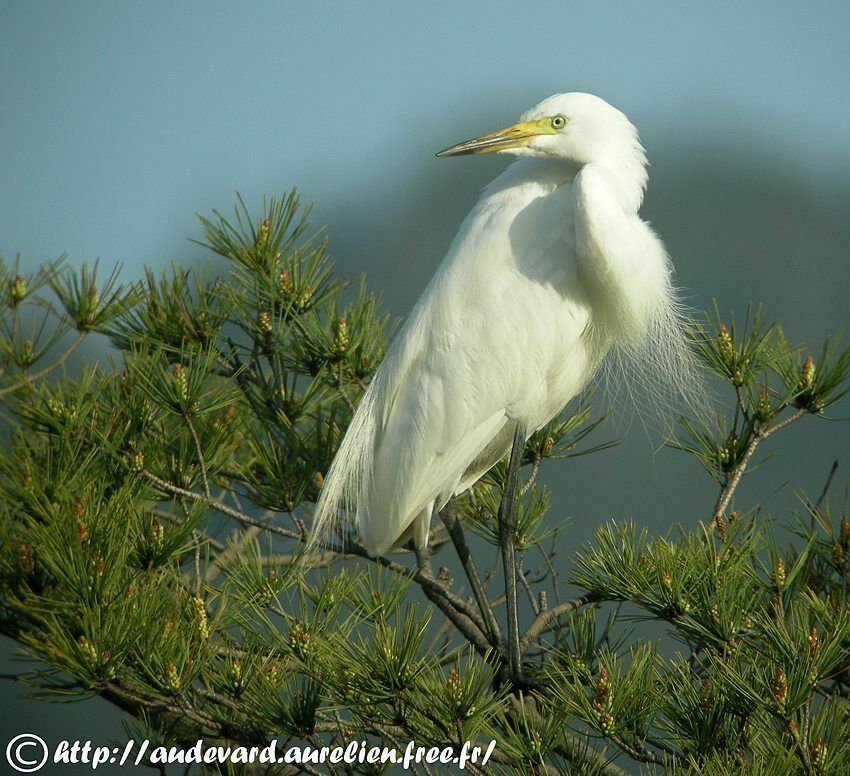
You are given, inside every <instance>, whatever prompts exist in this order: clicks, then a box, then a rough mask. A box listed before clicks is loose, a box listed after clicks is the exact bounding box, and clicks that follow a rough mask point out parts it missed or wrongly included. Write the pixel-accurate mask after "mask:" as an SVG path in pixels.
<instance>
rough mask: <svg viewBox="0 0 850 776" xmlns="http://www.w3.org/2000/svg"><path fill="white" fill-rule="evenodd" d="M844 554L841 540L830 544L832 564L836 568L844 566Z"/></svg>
mask: <svg viewBox="0 0 850 776" xmlns="http://www.w3.org/2000/svg"><path fill="white" fill-rule="evenodd" d="M845 557H846V554H845V552H844V547H843V545H842V544H841V542H835V543H834V544H833V545H832V565H833V566H835V567H837V568H839V569H840V568H842V567H843V566H844V558H845Z"/></svg>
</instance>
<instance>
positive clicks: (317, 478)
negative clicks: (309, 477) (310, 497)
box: [313, 472, 325, 488]
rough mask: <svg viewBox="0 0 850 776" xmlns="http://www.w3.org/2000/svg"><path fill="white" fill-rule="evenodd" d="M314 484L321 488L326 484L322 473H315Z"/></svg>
mask: <svg viewBox="0 0 850 776" xmlns="http://www.w3.org/2000/svg"><path fill="white" fill-rule="evenodd" d="M313 484H314V485H315V486H316V487H317V488H321V487H322V485H324V484H325V477H324V475H323V474H322V473H321V472H313Z"/></svg>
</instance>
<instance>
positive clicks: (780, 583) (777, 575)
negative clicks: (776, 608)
mask: <svg viewBox="0 0 850 776" xmlns="http://www.w3.org/2000/svg"><path fill="white" fill-rule="evenodd" d="M773 584H774V587H776V589H777V590H778V591H779V592H782V590H784V589H785V562H784V561H783V560H782V558H777V560H776V570H775V571H774V572H773Z"/></svg>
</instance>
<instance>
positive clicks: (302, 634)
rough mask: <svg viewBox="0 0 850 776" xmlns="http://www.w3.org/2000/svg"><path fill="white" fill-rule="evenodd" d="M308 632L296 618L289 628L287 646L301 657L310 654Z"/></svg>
mask: <svg viewBox="0 0 850 776" xmlns="http://www.w3.org/2000/svg"><path fill="white" fill-rule="evenodd" d="M311 646H312V645H311V639H310V634H309V633H307V631H306V629H305V628H304V626H303V625H302V624H301V623H300V622H299V621H298V620H296V621H295V622H294V623H292V626H291V627H290V629H289V648H290V649H291V650H292V651H293V652H294V653H295V654H296V655H297V656H298V657H300V658H301V659H304V658H306V657H308V656H309V655H310V652H311V651H312V650H311Z"/></svg>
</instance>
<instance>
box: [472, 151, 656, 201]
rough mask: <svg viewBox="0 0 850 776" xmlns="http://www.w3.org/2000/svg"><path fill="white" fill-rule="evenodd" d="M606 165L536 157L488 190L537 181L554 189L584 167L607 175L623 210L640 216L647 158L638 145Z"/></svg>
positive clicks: (609, 159)
mask: <svg viewBox="0 0 850 776" xmlns="http://www.w3.org/2000/svg"><path fill="white" fill-rule="evenodd" d="M604 158H605V161H603V162H598V161H594V162H586V163H580V162H574V161H571V160H569V159H561V158H558V159H554V158H546V157H534V158H524V159H518V160H517V161H516V162H514V163H513V164H512V165H511V166H510V167H509V168H508V169H507V170H506V171H505V173H503V174H502V175H501V176H499V177H498V178H496V179H495V180H494V181H493V183H492V184H491V185H490V186H489V187H488V189H487V190H488V192H489V193H493V192H495V191H498V190H501V189H504V188H509V187H512V186H515V185H516V184H518V183H524V182H527V181H534V182H535V183H538V184H542V185H544V186H551V187H552V188H553V189H554V188H557V187H558V186H561V185H563V184H565V183H569V182H571V181H574V180H575V178H576V177H577V176H578V174H579V173H580V172H581V171H582V169H583V168H585V167H588V166H592V167H593V169H594V170H595V171H597V172H599V173H600V174H602V175H603V176H604V179H605V181H606V183H607V184H608V188H609V189H610V191H611V192H612V193H613V194H614V196H615V197H616V199H617V201H618V202H619V203H620V205H621V207H622V208H623V212H625V213H629V214H635V213H637V211H638V209H639V208H640V206H641V203H642V202H643V194H644V191H645V189H646V181H647V174H646V156H645V155H644V153H643V149H642V148H641V147H640V146H639V145H638V146H637V147H636V148H635V149H634V150H633V152H632V153H630V154H626V153H622V154H616V155H611V154H607V155H606V156H605V157H604Z"/></svg>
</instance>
